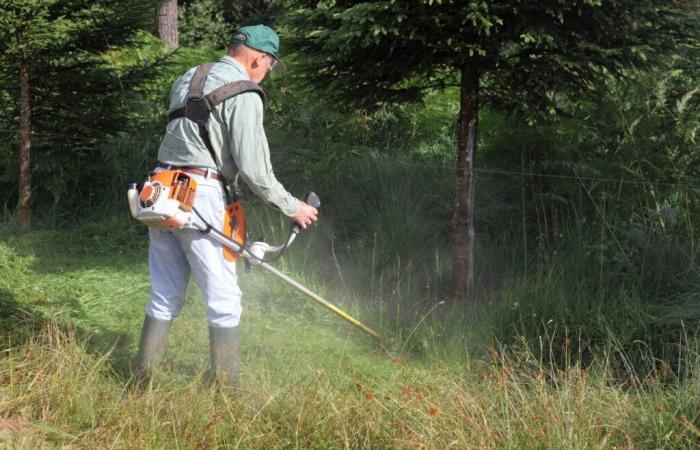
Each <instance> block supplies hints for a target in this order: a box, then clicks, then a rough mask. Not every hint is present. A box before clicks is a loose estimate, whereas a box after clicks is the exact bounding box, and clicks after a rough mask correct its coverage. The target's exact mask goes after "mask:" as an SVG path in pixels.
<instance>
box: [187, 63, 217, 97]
mask: <svg viewBox="0 0 700 450" xmlns="http://www.w3.org/2000/svg"><path fill="white" fill-rule="evenodd" d="M213 66H214V63H206V64H202V65H201V66H199V67H197V70H196V71H195V72H194V75H192V80H190V89H189V90H188V91H187V100H189V99H192V98H202V92H203V91H204V81H205V80H206V79H207V75H209V71H210V70H211V68H212V67H213Z"/></svg>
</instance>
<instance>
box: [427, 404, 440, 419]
mask: <svg viewBox="0 0 700 450" xmlns="http://www.w3.org/2000/svg"><path fill="white" fill-rule="evenodd" d="M439 412H440V410H439V409H438V407H437V406H435V405H433V404H432V403H431V404H429V405H428V415H429V416H437V415H438V413H439Z"/></svg>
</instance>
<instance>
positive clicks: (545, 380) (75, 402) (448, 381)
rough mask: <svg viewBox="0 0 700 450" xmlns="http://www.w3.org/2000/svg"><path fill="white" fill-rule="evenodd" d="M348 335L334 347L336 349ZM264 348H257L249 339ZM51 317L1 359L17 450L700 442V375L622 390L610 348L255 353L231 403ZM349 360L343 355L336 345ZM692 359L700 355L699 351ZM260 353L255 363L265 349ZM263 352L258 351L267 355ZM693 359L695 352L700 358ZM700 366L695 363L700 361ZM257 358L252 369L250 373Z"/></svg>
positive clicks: (6, 426) (7, 430)
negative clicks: (297, 364) (277, 357)
mask: <svg viewBox="0 0 700 450" xmlns="http://www.w3.org/2000/svg"><path fill="white" fill-rule="evenodd" d="M341 343H342V341H338V344H341ZM256 344H257V343H255V342H253V343H250V342H249V343H248V345H249V346H251V345H256ZM84 349H85V342H84V341H82V340H81V339H80V338H78V337H77V336H76V334H75V333H74V332H73V331H72V330H70V329H62V328H60V327H57V326H56V325H55V324H53V323H52V322H50V321H49V322H47V323H46V324H45V327H44V329H43V330H42V331H41V333H39V334H38V335H36V336H35V337H34V338H33V339H32V340H30V341H28V342H26V343H25V344H23V345H21V346H18V347H12V348H9V349H6V350H4V352H3V355H2V359H0V380H2V383H1V384H0V399H2V401H1V402H0V414H1V415H0V417H2V419H0V439H2V441H3V442H4V443H5V445H7V446H9V447H22V448H37V447H43V446H47V445H49V446H53V445H56V446H67V447H79V448H84V447H90V448H108V447H109V448H113V447H117V448H125V447H127V448H158V447H169V448H239V447H240V448H260V449H266V448H377V447H379V448H524V449H526V448H601V447H606V448H613V447H616V448H694V446H696V445H697V444H699V443H700V432H699V431H698V425H700V418H699V417H698V411H700V408H699V407H700V404H698V396H697V389H698V387H699V386H698V384H697V381H696V380H688V381H686V382H683V383H679V384H677V385H674V386H672V387H665V386H664V384H663V380H661V379H659V378H654V377H649V378H647V379H645V380H644V382H643V383H641V384H639V385H637V386H635V387H634V388H632V389H621V388H619V387H617V386H618V382H617V379H616V378H615V377H613V376H611V372H610V370H609V368H608V366H607V365H608V360H607V359H606V357H605V355H602V356H601V359H599V360H597V361H596V364H595V365H594V366H591V367H589V368H585V369H584V368H582V367H581V366H580V365H576V364H572V365H571V366H569V367H566V368H564V369H563V370H561V369H560V368H559V367H556V366H552V365H550V364H549V363H548V362H547V361H542V360H539V359H538V358H536V357H535V355H534V353H533V352H532V351H530V349H529V348H528V347H527V346H526V345H522V346H518V347H516V348H514V349H508V350H507V351H501V350H502V349H497V348H494V349H492V351H491V360H490V362H484V363H480V364H478V365H474V366H473V367H468V368H466V369H467V370H462V371H456V370H453V369H450V368H449V367H439V366H437V367H430V368H427V367H421V366H419V365H418V366H417V365H415V364H414V362H413V361H410V360H403V359H399V358H395V359H394V360H393V362H392V363H390V366H389V367H387V368H385V369H384V370H383V371H376V370H373V369H374V366H376V365H385V364H386V363H385V362H383V358H381V357H379V356H375V357H372V358H369V360H370V361H371V360H374V362H372V363H371V364H372V365H371V366H370V367H369V368H368V369H363V368H361V367H358V366H356V365H355V363H354V361H353V360H351V359H348V360H346V361H340V360H339V361H336V363H335V364H325V365H324V366H320V365H318V364H314V363H313V362H312V361H311V360H308V361H307V363H308V364H309V365H308V366H307V367H305V368H303V369H301V370H299V369H296V370H298V371H299V372H300V373H302V376H301V377H300V378H298V379H297V380H296V381H295V382H294V383H284V382H280V380H279V376H278V375H277V373H279V370H280V369H283V368H284V364H283V363H282V365H281V366H280V365H279V364H280V363H279V362H272V361H270V362H269V363H264V364H269V365H268V366H267V367H266V366H265V365H263V366H262V367H261V366H260V365H259V363H257V364H256V363H255V362H251V361H249V360H247V361H246V362H247V363H249V365H248V364H247V365H246V366H247V367H246V368H247V370H246V371H245V372H244V386H246V388H245V389H244V390H243V392H242V393H241V394H240V395H239V396H238V397H236V398H233V399H231V398H228V397H225V396H222V394H220V393H219V392H218V391H217V390H216V389H214V388H210V387H208V386H207V385H206V384H204V383H203V381H202V379H203V377H202V372H201V371H200V372H194V373H192V374H191V375H190V376H188V377H184V378H183V377H181V376H180V377H177V376H175V375H172V374H168V373H165V374H164V375H161V378H159V379H158V380H157V382H156V383H154V384H152V385H151V387H150V388H149V389H147V390H146V391H145V392H143V393H139V392H137V391H136V390H134V389H133V388H131V387H129V385H128V384H125V382H124V381H122V380H121V379H120V378H119V377H116V376H115V375H114V374H113V372H112V370H111V369H110V366H109V363H108V361H109V358H110V355H109V353H107V354H104V355H102V356H91V355H87V354H86V353H85V350H84ZM335 355H336V358H342V356H341V351H340V350H339V349H338V350H336V352H335ZM696 356H697V353H696ZM258 358H260V357H258ZM260 359H262V358H260ZM696 361H697V360H696ZM696 364H697V362H696ZM250 366H254V368H255V370H252V369H251V367H250Z"/></svg>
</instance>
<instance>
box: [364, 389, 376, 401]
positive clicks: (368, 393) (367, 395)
mask: <svg viewBox="0 0 700 450" xmlns="http://www.w3.org/2000/svg"><path fill="white" fill-rule="evenodd" d="M365 398H366V399H367V400H372V399H373V398H374V392H372V391H365Z"/></svg>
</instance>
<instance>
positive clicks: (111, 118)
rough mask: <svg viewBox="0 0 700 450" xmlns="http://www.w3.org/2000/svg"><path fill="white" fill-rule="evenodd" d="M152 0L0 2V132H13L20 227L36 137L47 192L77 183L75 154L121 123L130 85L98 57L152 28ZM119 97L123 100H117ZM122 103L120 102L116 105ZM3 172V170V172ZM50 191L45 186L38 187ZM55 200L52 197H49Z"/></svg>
mask: <svg viewBox="0 0 700 450" xmlns="http://www.w3.org/2000/svg"><path fill="white" fill-rule="evenodd" d="M155 3H156V2H154V1H152V0H151V1H137V0H96V1H92V2H78V1H74V0H3V2H1V3H0V61H2V64H1V65H0V79H2V80H3V83H2V84H1V85H0V94H2V97H3V98H9V99H12V100H13V101H12V102H11V103H10V104H9V105H2V108H3V112H4V113H5V114H4V115H3V116H4V118H3V123H2V125H3V128H14V127H17V128H18V129H19V137H20V139H19V151H18V156H19V174H18V176H17V185H18V219H19V220H18V225H19V227H20V228H21V229H28V228H29V227H30V226H31V221H30V204H31V201H32V191H33V190H34V189H33V187H32V182H31V179H32V171H33V168H34V167H36V165H35V164H34V161H35V160H36V159H35V158H34V157H33V156H32V155H33V154H36V152H35V151H34V150H36V146H34V145H33V142H34V141H35V139H33V138H35V137H36V136H51V135H55V138H52V139H51V143H50V144H48V143H47V144H45V147H44V148H43V149H42V152H40V153H41V156H42V159H41V162H42V164H41V165H42V167H41V168H42V170H41V173H42V175H43V176H46V175H51V176H49V177H48V178H49V179H53V180H54V183H55V184H54V186H47V187H46V188H47V189H61V188H63V189H65V185H59V183H61V182H62V181H61V180H63V179H65V178H69V177H71V178H74V179H77V178H79V174H80V170H81V169H82V170H85V169H86V167H85V166H83V167H79V166H80V162H81V153H83V154H84V152H89V151H91V147H90V146H91V144H94V141H91V139H92V138H94V137H95V136H96V135H97V134H103V133H107V132H109V131H112V130H115V129H117V128H118V127H119V126H120V125H121V124H123V119H124V118H125V117H124V116H123V115H124V114H126V113H125V112H123V111H122V112H121V116H120V114H119V109H120V108H119V105H120V104H121V101H122V100H123V92H124V88H125V87H128V85H129V83H130V82H131V81H133V79H131V78H130V77H129V76H128V75H125V76H119V75H118V74H117V73H115V71H114V70H111V69H110V68H109V67H108V65H107V64H106V62H105V59H104V57H103V55H104V52H106V51H108V50H114V49H115V48H118V47H119V46H120V45H125V44H126V43H128V42H129V41H130V39H132V38H133V36H134V33H135V32H137V31H138V30H139V29H147V28H148V26H149V25H150V23H152V11H153V7H154V6H155ZM120 94H121V95H120ZM120 97H122V98H121V99H120ZM5 170H6V169H5ZM42 181H43V182H44V183H45V184H48V181H47V180H46V179H43V180H42ZM54 195H56V193H55V191H54Z"/></svg>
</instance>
